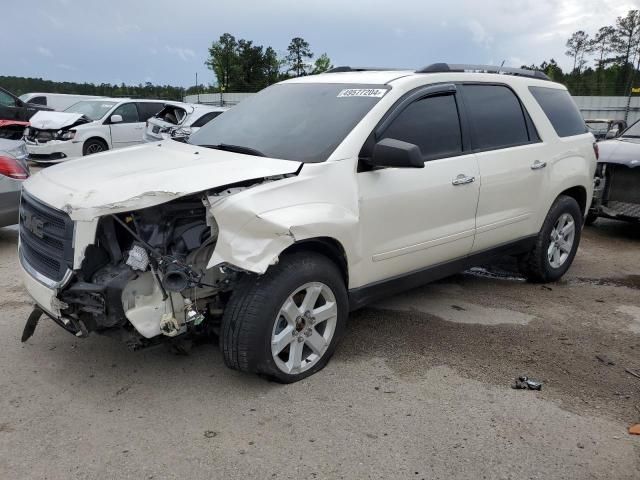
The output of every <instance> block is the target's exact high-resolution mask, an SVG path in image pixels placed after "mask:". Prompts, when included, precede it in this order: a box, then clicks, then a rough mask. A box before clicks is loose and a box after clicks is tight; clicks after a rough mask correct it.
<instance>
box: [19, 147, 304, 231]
mask: <svg viewBox="0 0 640 480" xmlns="http://www.w3.org/2000/svg"><path fill="white" fill-rule="evenodd" d="M133 159H135V161H133ZM298 168H299V163H298V162H291V161H288V160H276V159H269V158H263V157H254V156H250V155H242V154H238V153H231V152H223V151H220V150H212V149H207V148H202V147H196V146H193V145H187V144H183V143H179V142H174V141H167V142H162V143H161V144H146V145H140V146H136V147H131V148H129V149H126V150H120V151H111V152H105V153H101V154H96V155H92V156H89V157H86V158H82V159H78V160H74V161H71V162H64V163H62V164H59V165H56V166H54V167H51V168H47V169H44V170H42V171H41V172H40V173H39V174H38V175H35V176H33V177H31V179H30V180H28V181H27V182H25V189H26V190H27V191H28V192H29V193H32V194H33V195H35V196H36V197H37V198H39V199H40V200H42V201H43V202H45V203H47V204H49V205H51V206H52V207H54V208H58V209H61V210H65V211H67V212H68V213H69V214H70V215H71V218H73V219H74V220H91V219H93V218H96V217H98V216H101V215H105V214H107V213H116V212H122V211H127V210H131V209H136V208H143V207H148V206H152V205H158V204H160V203H164V202H167V201H169V200H172V199H174V198H178V197H180V196H183V195H187V194H191V193H196V192H200V191H204V190H207V189H210V188H214V187H219V186H224V185H228V184H230V183H235V182H239V181H242V180H247V179H252V178H263V177H269V176H273V175H281V174H286V173H294V172H295V171H296V170H297V169H298Z"/></svg>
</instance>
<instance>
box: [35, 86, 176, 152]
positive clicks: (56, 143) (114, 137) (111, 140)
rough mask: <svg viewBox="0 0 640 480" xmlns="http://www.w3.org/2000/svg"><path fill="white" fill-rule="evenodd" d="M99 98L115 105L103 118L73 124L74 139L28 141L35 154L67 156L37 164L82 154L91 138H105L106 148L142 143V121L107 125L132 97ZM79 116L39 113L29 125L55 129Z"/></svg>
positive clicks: (166, 102) (147, 101) (143, 125)
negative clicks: (76, 124) (60, 154)
mask: <svg viewBox="0 0 640 480" xmlns="http://www.w3.org/2000/svg"><path fill="white" fill-rule="evenodd" d="M99 100H100V101H103V102H114V105H113V107H111V108H110V109H109V110H108V111H107V112H106V113H105V114H104V116H103V117H102V118H100V119H98V120H95V121H92V122H89V123H84V124H82V125H78V126H76V127H73V129H72V130H74V131H75V132H76V134H75V137H74V138H73V140H65V141H61V140H52V141H49V142H46V143H32V142H28V143H27V150H28V152H29V153H30V154H34V155H52V154H57V153H63V154H65V155H66V158H65V159H63V160H38V162H40V163H59V162H66V161H69V160H71V159H75V158H78V157H82V155H83V151H82V150H83V148H82V147H83V145H84V144H85V142H86V141H87V140H89V139H92V138H97V139H100V140H102V141H104V142H105V144H106V145H107V147H108V149H109V150H112V149H117V148H123V147H127V146H131V145H136V144H140V143H142V142H143V134H144V127H145V123H144V122H135V123H120V124H109V123H108V122H107V119H109V118H110V117H111V115H113V114H114V112H115V111H116V110H117V109H118V108H119V107H120V106H121V105H124V104H126V103H131V102H132V101H133V100H131V99H129V98H126V99H123V98H101V99H99ZM135 102H136V103H160V104H163V105H164V104H172V105H174V104H175V105H183V104H182V103H181V102H171V101H162V100H135ZM41 114H46V115H41ZM72 116H73V117H72ZM81 116H82V115H79V114H76V113H69V112H38V113H37V114H36V115H34V116H33V117H32V119H31V126H32V127H35V128H38V129H58V128H62V127H64V126H68V125H71V124H72V123H73V122H75V120H73V121H71V120H72V118H75V119H76V120H77V119H78V118H80V117H81ZM34 119H35V123H34ZM39 119H44V120H46V122H41V121H40V120H39Z"/></svg>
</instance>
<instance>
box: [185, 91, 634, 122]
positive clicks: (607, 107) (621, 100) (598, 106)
mask: <svg viewBox="0 0 640 480" xmlns="http://www.w3.org/2000/svg"><path fill="white" fill-rule="evenodd" d="M251 95H254V94H253V93H239V92H236V93H233V92H229V93H201V94H200V95H187V96H186V97H184V101H185V102H187V103H204V104H207V105H215V106H226V107H231V106H233V105H236V104H238V103H240V102H241V101H242V100H244V99H245V98H248V97H250V96H251ZM573 99H574V100H575V102H576V103H577V104H578V108H580V111H581V112H582V116H583V117H584V118H585V119H587V120H588V119H595V118H608V119H612V120H624V118H625V115H627V123H628V124H629V125H631V124H632V123H633V122H635V121H636V120H639V119H640V96H637V97H631V99H630V101H629V99H628V98H627V97H594V96H574V97H573ZM627 103H628V104H629V108H628V112H627Z"/></svg>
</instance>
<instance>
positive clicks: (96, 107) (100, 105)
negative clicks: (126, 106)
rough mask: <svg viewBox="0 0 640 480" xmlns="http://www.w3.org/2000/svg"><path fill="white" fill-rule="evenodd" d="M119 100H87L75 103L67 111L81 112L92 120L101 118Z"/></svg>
mask: <svg viewBox="0 0 640 480" xmlns="http://www.w3.org/2000/svg"><path fill="white" fill-rule="evenodd" d="M116 103H117V102H105V101H103V100H85V101H82V102H78V103H74V104H73V105H71V106H70V107H69V108H67V109H66V110H65V112H69V113H80V114H82V115H84V116H85V117H87V118H89V119H90V120H100V119H101V118H102V117H104V116H105V115H106V114H107V112H108V111H109V110H111V108H113V106H114V105H115V104H116Z"/></svg>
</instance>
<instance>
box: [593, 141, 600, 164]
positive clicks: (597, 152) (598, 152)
mask: <svg viewBox="0 0 640 480" xmlns="http://www.w3.org/2000/svg"><path fill="white" fill-rule="evenodd" d="M593 153H595V154H596V160H600V147H598V144H597V143H596V142H593Z"/></svg>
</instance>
